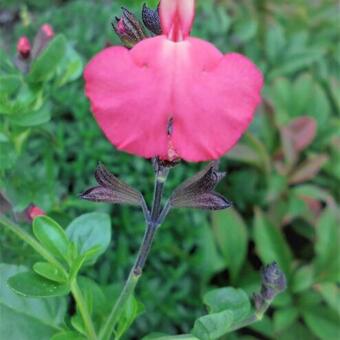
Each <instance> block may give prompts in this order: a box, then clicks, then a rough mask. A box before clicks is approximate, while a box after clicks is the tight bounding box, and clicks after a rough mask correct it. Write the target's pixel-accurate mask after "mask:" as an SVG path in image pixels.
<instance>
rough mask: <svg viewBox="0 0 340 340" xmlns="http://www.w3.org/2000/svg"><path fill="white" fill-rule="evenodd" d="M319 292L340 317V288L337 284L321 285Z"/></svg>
mask: <svg viewBox="0 0 340 340" xmlns="http://www.w3.org/2000/svg"><path fill="white" fill-rule="evenodd" d="M318 290H319V292H320V294H321V295H322V297H323V299H324V300H325V301H326V303H327V304H328V306H330V307H331V308H332V309H333V310H334V311H335V312H337V313H338V314H339V315H340V307H339V306H340V288H339V287H338V286H337V284H336V283H321V284H319V285H318Z"/></svg>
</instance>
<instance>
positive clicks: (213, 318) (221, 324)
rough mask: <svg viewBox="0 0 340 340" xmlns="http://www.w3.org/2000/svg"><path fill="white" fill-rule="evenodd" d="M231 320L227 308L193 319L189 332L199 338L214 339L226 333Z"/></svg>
mask: <svg viewBox="0 0 340 340" xmlns="http://www.w3.org/2000/svg"><path fill="white" fill-rule="evenodd" d="M232 322H233V313H232V312H231V311H229V310H227V311H222V312H219V313H213V314H209V315H205V316H202V317H200V318H199V319H197V320H196V321H195V324H194V327H193V329H192V331H191V333H192V334H193V335H194V336H196V337H197V338H199V339H200V340H214V339H218V338H219V337H221V336H222V335H223V334H225V333H227V332H228V330H229V329H230V327H231V325H232Z"/></svg>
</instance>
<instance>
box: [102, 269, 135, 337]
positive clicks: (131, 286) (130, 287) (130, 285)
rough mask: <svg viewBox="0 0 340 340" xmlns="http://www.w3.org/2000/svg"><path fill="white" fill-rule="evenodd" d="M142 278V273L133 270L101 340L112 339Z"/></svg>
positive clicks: (104, 328) (105, 326) (103, 329)
mask: <svg viewBox="0 0 340 340" xmlns="http://www.w3.org/2000/svg"><path fill="white" fill-rule="evenodd" d="M140 276H141V272H140V273H139V274H136V273H135V272H134V271H133V270H131V272H130V274H129V277H128V279H127V280H126V283H125V285H124V287H123V290H122V291H121V293H120V295H119V297H118V299H117V301H116V303H115V305H114V306H113V308H112V310H111V313H110V315H109V317H108V319H107V321H106V323H105V325H104V327H103V328H102V330H101V332H100V333H99V339H101V340H108V339H110V337H111V334H112V332H113V328H114V326H115V325H116V323H117V321H118V320H119V317H120V315H121V312H122V311H123V309H124V307H125V304H126V302H127V301H128V299H129V297H130V296H131V295H132V294H133V292H134V290H135V287H136V285H137V282H138V280H139V278H140Z"/></svg>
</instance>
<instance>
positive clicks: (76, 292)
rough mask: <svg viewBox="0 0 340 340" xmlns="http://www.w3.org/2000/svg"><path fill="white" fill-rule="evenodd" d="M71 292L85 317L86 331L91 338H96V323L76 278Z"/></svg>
mask: <svg viewBox="0 0 340 340" xmlns="http://www.w3.org/2000/svg"><path fill="white" fill-rule="evenodd" d="M71 293H72V295H73V297H74V299H75V301H76V304H77V308H78V309H79V312H80V315H81V317H82V318H83V321H84V325H85V329H86V333H87V335H88V338H89V339H90V340H96V339H97V335H96V331H95V329H94V325H93V322H92V319H91V315H90V312H89V310H88V309H87V306H86V302H85V299H84V296H83V294H82V292H81V290H80V288H79V286H78V283H77V280H76V279H74V280H72V282H71Z"/></svg>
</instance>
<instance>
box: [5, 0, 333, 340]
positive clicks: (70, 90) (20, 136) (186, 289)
mask: <svg viewBox="0 0 340 340" xmlns="http://www.w3.org/2000/svg"><path fill="white" fill-rule="evenodd" d="M147 3H148V4H149V5H152V6H155V5H156V1H148V2H147ZM121 5H123V6H125V7H127V8H129V9H130V10H132V11H134V12H135V13H136V14H138V15H139V14H140V12H141V6H142V3H141V2H140V1H107V0H102V1H80V0H72V1H61V0H60V1H52V0H51V1H42V0H26V1H15V2H13V1H11V0H1V1H0V48H1V57H0V59H1V61H0V71H1V73H0V76H2V75H3V74H4V73H5V72H8V69H7V70H6V69H5V66H4V65H5V63H4V60H5V57H4V55H5V54H6V55H7V56H8V58H10V59H13V58H14V57H15V54H16V52H15V46H16V42H17V40H18V38H19V37H20V36H21V35H23V34H24V35H27V36H28V37H30V38H32V37H33V36H34V34H35V32H37V30H38V28H39V27H40V26H41V25H42V24H43V23H50V24H51V25H52V26H53V29H54V31H55V32H56V33H62V34H63V35H64V36H65V37H66V39H67V44H68V45H67V46H68V49H72V51H74V53H73V57H72V58H71V59H69V60H71V61H70V64H72V63H73V64H72V65H73V66H72V65H71V66H70V68H71V69H70V70H69V71H68V72H69V73H66V75H67V74H68V75H67V76H65V73H62V72H61V71H60V72H61V73H60V72H59V71H58V66H56V69H55V71H54V75H53V77H52V76H51V77H49V79H44V80H42V81H40V82H39V84H36V85H34V87H33V88H34V93H33V96H40V97H41V98H40V97H39V99H37V97H35V100H40V101H42V102H43V103H44V105H47V108H46V107H45V109H46V110H47V111H46V112H45V114H40V116H39V115H37V114H33V113H32V112H35V111H34V108H33V107H32V106H29V105H32V103H31V102H30V101H29V100H26V101H23V102H20V103H19V104H20V105H22V106H21V108H22V111H23V112H24V113H25V114H26V115H25V114H20V112H19V113H18V110H17V107H16V106H14V108H12V111H13V112H4V109H3V104H4V94H3V93H0V113H1V114H0V188H1V209H2V210H5V209H8V208H9V204H10V209H11V210H12V212H13V215H14V217H15V218H17V219H20V216H21V215H20V214H21V212H22V211H23V210H24V209H26V208H27V206H28V205H29V204H31V203H34V204H36V205H38V206H39V207H41V208H42V209H44V210H45V211H46V212H48V214H50V215H51V216H53V217H54V218H55V219H56V220H57V221H59V222H60V223H61V224H62V225H66V224H67V223H68V222H69V221H70V220H71V219H72V218H74V217H75V216H77V215H80V214H82V213H85V212H90V211H95V210H96V211H105V212H109V213H110V214H111V216H112V225H113V242H112V245H111V247H110V250H109V251H108V252H107V253H105V255H104V256H102V257H101V259H100V261H98V263H97V264H96V266H95V267H94V268H92V269H90V272H89V273H88V274H89V275H90V276H91V277H92V278H93V279H94V280H96V281H97V283H99V284H101V285H106V284H109V283H111V282H115V283H121V282H123V281H124V279H125V277H126V274H127V270H128V268H129V267H130V266H131V265H132V263H133V258H134V255H135V253H136V250H137V248H138V245H139V243H140V241H141V237H142V234H143V230H144V222H143V218H142V215H141V213H140V212H139V211H137V210H134V209H133V208H129V207H123V208H122V207H116V206H113V207H112V206H109V205H106V204H94V203H89V202H83V201H80V200H79V199H78V197H77V195H78V194H79V193H80V192H82V191H83V190H84V189H86V188H88V187H89V186H90V185H91V184H93V183H94V178H93V172H94V170H95V167H96V163H97V162H98V161H101V162H103V163H104V164H105V165H106V166H107V167H108V168H109V169H110V170H112V171H113V172H114V173H115V174H117V175H119V176H120V177H121V178H122V179H124V180H125V181H127V182H128V183H129V184H131V185H133V186H135V187H136V188H138V189H140V190H141V191H142V192H143V193H144V194H145V195H146V198H147V200H149V201H150V199H151V194H152V192H151V188H152V181H153V176H152V167H151V165H150V162H148V161H146V160H143V159H139V158H136V157H133V156H130V155H127V154H123V153H120V152H117V151H116V150H115V149H114V148H113V147H112V146H111V145H110V143H109V142H108V141H107V140H106V139H105V138H104V137H103V135H102V133H101V132H100V130H99V128H98V126H97V125H96V123H95V121H94V119H93V118H92V115H91V113H90V110H89V104H88V101H87V100H86V98H85V96H84V92H83V81H82V79H81V77H79V75H80V72H79V71H81V70H79V68H81V64H83V63H84V64H85V63H86V62H87V61H88V60H89V59H90V58H91V57H92V56H93V55H94V54H95V53H97V52H98V51H100V50H101V49H102V48H104V47H105V46H108V45H111V44H118V43H119V41H118V39H117V38H116V36H115V34H114V33H113V31H112V28H111V21H112V20H113V18H114V16H119V15H120V6H121ZM338 20H339V8H338V5H337V4H336V2H335V1H332V0H322V1H321V0H313V1H307V0H287V1H279V0H256V1H247V0H243V1H236V0H234V1H233V0H220V1H203V0H202V1H198V9H197V15H196V22H195V26H194V31H193V35H195V36H198V37H202V38H204V39H207V40H209V41H211V42H213V43H214V44H216V45H217V46H218V47H219V48H220V49H221V50H222V51H223V52H229V51H238V52H241V53H243V54H245V55H247V56H248V57H249V58H251V59H252V60H253V61H254V62H255V63H257V64H258V65H259V66H260V68H261V69H262V70H263V72H264V74H265V89H264V91H263V97H264V98H263V103H262V105H261V107H260V108H259V110H258V113H257V115H256V118H255V120H254V122H253V124H252V125H251V128H250V130H249V132H248V133H247V134H246V135H245V136H244V138H242V140H241V142H240V143H239V144H238V145H237V146H236V147H235V148H234V149H233V150H232V151H231V152H230V153H229V154H228V155H226V156H225V157H224V158H223V159H222V160H221V169H222V170H225V171H227V172H228V175H227V177H226V179H225V180H223V181H222V183H221V184H220V185H219V191H221V192H222V193H223V194H224V195H226V196H227V197H228V198H230V199H231V200H232V201H233V202H234V208H233V209H229V210H227V211H221V212H216V213H204V212H201V211H189V210H178V211H173V212H171V214H170V216H169V217H168V219H167V221H166V222H165V224H164V225H163V226H162V228H161V230H160V232H159V234H158V237H157V241H156V242H155V244H154V247H153V249H152V254H151V257H150V260H149V262H148V265H147V270H146V272H145V274H144V275H143V278H142V282H141V284H140V286H139V287H138V292H137V295H138V297H139V299H140V301H142V302H143V303H144V304H145V312H144V314H142V315H141V316H140V317H139V319H138V320H137V321H136V323H135V324H134V325H133V327H132V329H131V331H130V332H129V334H128V335H127V337H126V338H127V339H140V338H141V337H142V336H143V335H144V334H147V333H150V332H151V331H162V332H166V333H173V334H176V333H183V332H188V331H189V330H190V329H191V327H192V324H193V321H194V320H195V318H197V317H198V316H200V315H202V314H203V313H204V306H203V305H202V302H201V298H200V297H201V296H202V295H203V294H204V293H205V292H206V291H207V290H208V289H210V288H213V287H222V286H227V285H232V286H235V287H241V288H243V289H245V290H246V291H247V292H248V293H251V292H253V291H254V290H256V289H258V286H259V282H260V278H259V272H258V270H259V268H260V267H261V265H262V264H263V263H267V262H271V261H273V260H276V261H277V262H278V263H279V264H280V266H281V267H282V268H283V269H284V271H285V272H286V275H287V277H288V289H287V292H286V293H285V294H283V295H282V296H280V297H279V298H278V299H277V300H276V301H275V302H274V306H273V307H272V308H271V309H270V311H269V313H268V314H267V316H266V317H265V318H264V320H263V321H262V322H261V323H258V324H256V325H254V326H252V327H251V328H247V329H244V330H242V331H241V332H238V333H235V334H233V335H228V336H226V337H225V338H223V339H228V340H229V339H230V340H232V339H308V340H309V339H327V340H332V339H339V337H340V330H339V325H340V322H339V321H340V320H339V317H340V297H339V270H340V268H339V267H340V256H339V252H338V247H339V242H340V238H339V225H340V223H339V208H338V202H339V198H340V190H339V188H340V119H339V110H340V102H339V98H340V96H339V92H338V91H339V81H340V79H339V64H340V59H339V58H340V44H339V34H340V31H339V26H338ZM75 51H76V52H75ZM65 53H66V52H65ZM64 57H65V56H64ZM57 62H58V61H56V63H57ZM7 66H8V65H7ZM72 67H73V68H72ZM58 72H59V73H58ZM63 72H65V70H64V71H63ZM60 74H64V76H65V77H66V78H62V79H60ZM75 79H76V80H75ZM63 80H64V81H63ZM1 81H2V78H0V82H1ZM0 90H1V91H2V89H1V84H0ZM10 95H11V96H13V93H11V94H10ZM18 98H22V95H21V96H19V97H18ZM18 98H17V99H15V98H14V99H13V97H11V100H12V102H14V103H16V105H18V100H19V99H18ZM25 98H26V97H25ZM7 99H8V98H7ZM35 104H36V103H35ZM25 105H26V106H25ZM36 105H37V104H36ZM35 108H36V107H35ZM5 111H6V110H5ZM27 114H33V116H34V117H38V119H37V120H35V121H34V120H33V121H34V122H35V123H34V124H30V123H27V122H31V123H32V120H31V119H27ZM28 117H29V116H28ZM39 117H40V120H39ZM41 117H42V118H41ZM25 122H26V123H25ZM202 166H203V165H202V164H181V165H179V166H178V167H176V168H175V169H174V170H173V171H172V172H171V174H170V178H169V181H168V187H167V189H168V193H169V192H170V190H171V189H172V188H174V187H175V186H176V185H178V184H179V183H180V182H181V181H183V180H184V179H185V178H187V177H189V176H190V175H191V174H193V173H194V172H195V171H197V170H198V169H200V168H201V167H202ZM98 233H100V230H98ZM0 241H1V249H0V259H1V262H5V263H16V264H18V263H19V264H23V265H25V264H26V265H27V264H30V263H32V261H33V258H32V257H33V255H32V252H31V250H30V249H29V247H28V246H23V244H22V243H21V241H19V240H17V239H16V238H15V237H14V236H13V235H11V234H9V233H8V232H6V230H2V231H1V234H0ZM0 303H1V301H0ZM69 312H70V313H72V311H69Z"/></svg>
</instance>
